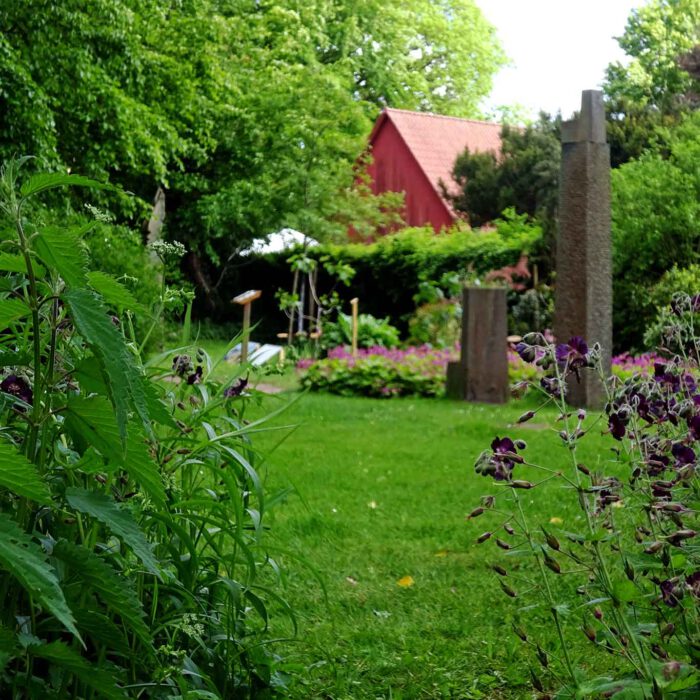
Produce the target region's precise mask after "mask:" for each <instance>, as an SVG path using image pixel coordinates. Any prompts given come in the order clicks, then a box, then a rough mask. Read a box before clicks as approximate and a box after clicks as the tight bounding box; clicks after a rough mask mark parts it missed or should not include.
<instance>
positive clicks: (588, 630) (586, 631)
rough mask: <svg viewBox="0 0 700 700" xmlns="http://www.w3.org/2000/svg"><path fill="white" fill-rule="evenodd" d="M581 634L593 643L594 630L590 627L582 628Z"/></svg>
mask: <svg viewBox="0 0 700 700" xmlns="http://www.w3.org/2000/svg"><path fill="white" fill-rule="evenodd" d="M583 633H584V634H585V635H586V637H588V639H589V640H590V641H591V642H595V630H594V629H593V628H592V627H591V626H590V625H584V626H583Z"/></svg>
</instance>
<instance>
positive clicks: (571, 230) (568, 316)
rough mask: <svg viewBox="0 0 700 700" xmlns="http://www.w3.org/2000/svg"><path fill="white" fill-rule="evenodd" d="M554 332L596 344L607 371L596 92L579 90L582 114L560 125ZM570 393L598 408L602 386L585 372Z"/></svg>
mask: <svg viewBox="0 0 700 700" xmlns="http://www.w3.org/2000/svg"><path fill="white" fill-rule="evenodd" d="M554 334H555V336H556V337H557V340H558V341H559V342H566V341H567V340H568V339H569V338H571V337H572V336H576V335H578V336H581V337H583V338H584V339H585V340H586V341H587V343H588V345H589V346H592V345H593V344H594V343H596V342H597V343H600V345H601V346H602V349H603V363H604V367H605V368H606V370H609V369H610V352H611V348H612V254H611V242H610V147H609V146H608V144H607V143H605V110H604V107H603V99H602V93H600V92H599V91H595V90H586V91H584V92H583V99H582V108H581V116H580V118H579V119H577V120H574V121H573V122H568V123H566V125H565V126H564V127H563V128H562V158H561V178H560V189H559V237H558V240H557V276H556V292H555V312H554ZM568 397H569V400H570V402H571V403H572V404H574V405H577V406H586V407H599V406H601V405H602V403H603V401H604V391H603V386H602V384H601V382H600V380H599V379H598V378H597V377H596V376H595V375H594V374H593V373H592V372H584V373H583V374H582V376H581V381H580V383H579V382H576V381H575V380H573V381H572V382H570V384H569V394H568Z"/></svg>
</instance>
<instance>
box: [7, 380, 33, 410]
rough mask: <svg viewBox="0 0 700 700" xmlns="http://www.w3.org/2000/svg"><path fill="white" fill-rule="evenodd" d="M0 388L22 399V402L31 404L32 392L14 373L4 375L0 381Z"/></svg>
mask: <svg viewBox="0 0 700 700" xmlns="http://www.w3.org/2000/svg"><path fill="white" fill-rule="evenodd" d="M0 390H1V391H4V392H5V393H6V394H11V395H12V396H16V397H17V398H18V399H19V400H20V401H24V403H28V404H31V403H32V401H33V399H34V394H33V392H32V389H31V387H30V386H29V384H28V383H27V382H26V381H25V380H24V379H22V378H21V377H18V376H17V375H16V374H10V375H8V376H7V377H5V379H3V380H2V382H0Z"/></svg>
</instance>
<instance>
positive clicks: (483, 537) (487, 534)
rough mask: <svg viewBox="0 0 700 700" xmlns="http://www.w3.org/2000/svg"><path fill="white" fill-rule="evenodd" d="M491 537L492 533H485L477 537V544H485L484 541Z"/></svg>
mask: <svg viewBox="0 0 700 700" xmlns="http://www.w3.org/2000/svg"><path fill="white" fill-rule="evenodd" d="M491 535H493V532H485V533H484V534H483V535H479V537H477V538H476V542H477V544H482V543H483V542H486V540H488V539H490V537H491Z"/></svg>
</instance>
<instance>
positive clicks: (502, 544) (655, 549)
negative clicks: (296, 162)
mask: <svg viewBox="0 0 700 700" xmlns="http://www.w3.org/2000/svg"><path fill="white" fill-rule="evenodd" d="M690 303H691V302H690V300H688V299H686V300H679V301H678V304H680V305H684V306H683V308H684V309H686V311H687V308H686V307H687V306H688V304H690ZM678 320H679V324H681V322H682V321H683V319H682V318H681V317H680V315H679V316H678ZM681 325H682V324H681ZM687 330H688V329H687V326H686V327H685V328H682V327H680V326H679V328H678V333H679V334H683V337H684V338H686V339H687ZM699 349H700V348H698V344H697V341H696V342H695V343H694V346H693V347H692V348H691V350H690V351H689V352H686V353H684V354H682V355H673V356H665V358H664V359H662V357H661V356H659V357H656V358H655V362H654V364H653V367H652V369H651V371H647V367H648V365H646V364H643V363H640V366H639V367H638V369H637V371H635V372H634V373H633V374H631V376H629V377H628V378H627V379H621V378H619V377H618V376H615V375H613V376H612V377H609V378H608V377H606V376H605V375H604V372H603V370H602V366H601V365H602V362H601V353H600V348H599V347H598V346H594V347H589V346H588V345H587V343H586V342H585V340H583V339H582V338H571V339H569V340H568V341H567V342H564V343H559V344H557V343H554V342H550V341H547V340H546V339H545V338H544V337H543V336H542V335H540V334H531V335H529V336H525V339H524V341H523V342H522V343H521V344H519V345H518V348H517V352H518V354H519V356H520V357H521V358H522V359H523V360H524V361H527V362H530V363H532V364H533V365H535V366H537V367H538V368H539V369H540V370H541V375H540V376H538V378H537V379H536V380H534V381H532V380H530V381H528V382H521V383H519V385H517V386H516V387H515V390H516V391H517V392H522V391H523V390H524V389H525V388H526V385H530V386H531V387H532V388H533V389H534V390H535V391H537V392H538V393H539V394H540V395H541V396H542V406H545V405H548V406H554V407H556V409H557V412H558V418H557V421H558V425H559V429H558V430H559V432H558V438H557V439H558V441H559V443H560V445H561V450H562V459H561V461H560V462H557V464H555V465H546V464H538V463H536V462H535V461H534V460H532V459H530V458H529V456H528V450H527V445H526V443H525V442H524V441H522V440H518V439H513V438H511V437H509V436H507V435H506V436H496V437H495V438H494V440H493V441H492V443H491V445H490V447H489V448H488V449H486V450H484V452H482V454H481V455H480V456H479V458H478V459H477V461H476V465H475V469H476V473H477V474H478V475H481V476H484V477H487V478H489V479H491V480H492V483H493V486H494V487H495V489H496V490H497V492H498V495H497V496H494V495H487V496H484V497H483V499H482V503H481V505H480V506H479V507H477V508H475V509H474V510H473V511H472V513H471V514H470V518H476V517H480V518H481V519H485V520H488V525H487V529H486V531H485V532H483V534H481V535H479V536H478V537H477V542H479V543H486V542H488V544H487V545H485V546H489V545H491V544H493V545H494V547H495V549H496V550H498V551H500V552H501V553H502V554H503V555H504V559H503V560H502V561H499V562H498V563H495V564H494V565H493V570H494V572H495V575H496V578H497V580H498V586H499V587H500V589H501V590H502V591H503V593H504V594H505V595H506V596H508V597H509V598H511V599H512V600H513V603H514V605H515V606H516V608H517V610H516V611H515V619H516V623H515V624H514V626H513V629H514V631H515V634H516V635H517V636H518V637H519V638H520V639H521V640H522V642H523V644H524V646H525V647H526V648H527V649H528V650H529V651H530V652H531V654H532V666H531V677H532V684H533V686H534V688H535V689H536V690H537V691H538V692H539V693H541V694H542V695H541V697H543V698H544V697H552V696H554V697H556V698H603V697H618V698H620V700H622V699H623V698H625V699H632V698H635V699H636V698H638V699H640V700H641V699H643V698H651V699H654V700H659V699H661V698H677V699H678V700H681V699H683V700H690V699H691V698H697V697H700V615H699V607H698V603H699V601H700V545H699V544H698V541H697V539H698V538H697V534H698V531H699V530H700V523H699V522H698V513H699V511H700V481H699V480H698V457H699V456H700V388H699V387H698V385H697V382H696V376H697V367H698V357H700V352H699ZM589 372H596V373H597V375H598V377H599V378H600V381H601V382H602V384H603V386H604V389H605V395H606V401H605V410H604V412H603V413H598V412H596V413H592V414H590V415H589V414H587V413H586V411H585V410H583V409H576V408H575V407H572V406H571V405H570V404H569V402H568V401H567V396H568V390H569V387H570V386H571V385H572V383H576V382H578V381H580V380H581V379H582V378H583V376H584V374H585V373H589ZM539 410H540V409H536V410H530V411H527V412H525V413H524V414H523V415H522V416H521V417H520V419H519V422H520V423H525V422H527V421H529V420H531V419H532V418H533V417H534V416H535V415H536V414H537V413H538V411H539ZM591 432H603V433H605V434H607V435H608V438H609V440H610V447H611V452H610V455H611V456H612V457H611V459H610V460H607V461H606V460H604V459H601V460H600V462H599V465H598V466H595V467H594V466H592V465H587V464H585V463H584V461H583V460H582V459H581V457H580V446H581V443H582V441H584V440H585V439H586V436H587V435H589V434H590V433H591ZM549 481H551V482H555V483H557V484H559V485H560V487H561V498H562V499H565V498H569V499H571V501H572V506H573V507H574V508H578V509H579V510H580V513H581V518H580V519H578V521H579V522H581V523H582V526H581V527H580V528H575V527H568V528H566V529H564V528H563V527H562V526H561V523H560V524H559V525H557V524H555V523H553V522H552V521H549V520H547V521H542V520H540V518H539V517H537V516H535V517H533V516H532V515H530V514H526V509H525V508H524V507H523V500H522V494H523V493H524V492H528V500H530V499H534V502H535V503H536V502H537V494H538V491H539V490H540V489H541V488H542V486H543V484H544V483H545V482H549ZM550 487H551V484H550ZM574 522H576V521H574ZM523 557H527V558H530V560H531V561H532V566H529V567H528V566H523V565H522V564H521V562H522V561H523ZM542 617H544V618H545V619H546V618H548V619H549V625H550V626H551V631H552V633H553V635H554V636H555V637H556V639H557V640H558V644H555V645H552V644H551V641H550V643H549V644H547V643H546V642H545V639H544V638H541V637H540V636H539V634H540V632H539V630H540V629H541V628H540V627H539V626H538V625H535V624H528V622H527V620H529V619H530V618H533V620H532V621H533V622H534V619H541V618H542ZM577 637H578V639H579V640H580V644H590V650H589V651H588V652H587V653H586V655H585V659H582V658H581V656H582V655H581V654H580V653H579V654H577V653H576V651H575V650H576V649H577V648H579V647H580V644H578V645H572V644H571V643H570V641H571V640H572V639H575V638H577ZM607 669H614V670H610V671H609V672H606V671H607ZM592 670H593V671H592ZM601 671H602V672H601Z"/></svg>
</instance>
